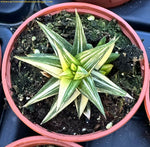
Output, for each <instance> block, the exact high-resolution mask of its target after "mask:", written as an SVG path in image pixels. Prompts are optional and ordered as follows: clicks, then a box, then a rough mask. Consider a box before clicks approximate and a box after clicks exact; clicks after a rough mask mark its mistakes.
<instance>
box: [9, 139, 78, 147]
mask: <svg viewBox="0 0 150 147" xmlns="http://www.w3.org/2000/svg"><path fill="white" fill-rule="evenodd" d="M39 145H56V146H60V147H81V146H80V145H78V144H76V143H73V142H65V141H60V140H57V139H52V138H49V137H45V136H32V137H26V138H23V139H19V140H17V141H14V142H13V143H11V144H9V145H7V146H6V147H33V146H39Z"/></svg>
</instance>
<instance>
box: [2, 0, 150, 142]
mask: <svg viewBox="0 0 150 147" xmlns="http://www.w3.org/2000/svg"><path fill="white" fill-rule="evenodd" d="M75 9H77V10H78V12H79V13H90V14H92V15H95V16H96V17H102V18H104V19H106V20H111V19H116V20H117V21H118V23H119V25H120V27H121V28H122V31H123V32H124V34H125V35H126V36H127V37H128V38H129V39H130V40H131V42H132V43H133V44H135V45H136V46H137V47H139V48H141V50H142V51H143V55H144V60H143V62H142V63H141V69H142V71H143V72H142V73H143V77H144V81H143V87H142V91H141V94H140V96H139V99H138V101H137V102H136V104H135V105H134V106H133V108H132V110H131V111H130V112H129V113H128V114H127V115H126V116H125V117H124V118H123V119H122V120H121V121H120V122H119V123H117V124H116V125H114V126H112V127H111V128H110V129H108V130H104V131H97V132H94V133H90V134H85V135H63V134H59V133H54V132H49V131H47V130H46V129H44V128H42V127H41V126H39V125H38V124H34V123H32V122H31V121H29V120H28V119H27V118H26V117H25V116H23V114H21V112H20V111H19V109H18V108H17V106H16V105H15V103H14V101H13V99H12V96H11V94H12V93H11V90H10V88H11V78H10V67H11V64H10V54H11V51H12V50H13V46H14V41H15V40H16V39H17V37H18V36H19V35H20V33H21V32H22V31H23V30H24V28H25V27H26V25H27V24H28V23H29V22H30V21H31V20H33V19H34V18H36V17H39V16H42V15H46V14H56V13H58V12H60V11H61V10H67V11H69V12H74V11H75ZM148 70H149V67H148V59H147V55H146V52H145V49H144V46H143V44H142V42H141V40H140V38H139V37H138V35H137V34H136V32H135V31H134V30H133V29H132V28H131V27H130V26H129V24H128V23H127V22H125V21H124V20H123V19H122V18H121V17H119V16H118V15H116V14H114V13H113V12H111V11H109V10H107V9H105V8H102V7H99V6H96V5H92V4H87V3H77V2H76V3H62V4H58V5H54V6H51V7H48V8H46V9H43V10H41V11H39V12H37V13H35V14H34V15H32V16H31V17H29V18H28V19H27V20H26V21H25V22H24V23H23V24H22V25H21V26H20V27H19V28H18V29H17V30H16V32H15V33H14V35H13V36H12V38H11V39H10V41H9V43H8V46H7V48H6V51H5V55H4V60H3V66H2V82H3V88H4V92H5V95H6V98H7V100H8V102H9V105H10V106H11V108H12V110H13V111H14V112H15V113H16V115H17V116H18V117H19V118H20V119H21V120H22V121H23V122H24V123H25V124H26V125H27V126H28V127H30V128H31V129H32V130H34V131H36V132H37V133H39V134H41V135H44V136H48V137H51V138H56V139H59V140H65V141H73V142H83V141H89V140H94V139H98V138H100V137H103V136H106V135H108V134H110V133H112V132H114V131H116V130H117V129H119V128H120V127H122V126H123V125H124V124H125V123H127V122H128V121H129V119H131V117H132V116H133V115H134V114H135V113H136V111H137V110H138V108H139V107H140V105H141V103H142V101H143V99H144V96H145V92H146V88H147V84H148V75H147V73H148Z"/></svg>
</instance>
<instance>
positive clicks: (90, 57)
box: [75, 39, 117, 72]
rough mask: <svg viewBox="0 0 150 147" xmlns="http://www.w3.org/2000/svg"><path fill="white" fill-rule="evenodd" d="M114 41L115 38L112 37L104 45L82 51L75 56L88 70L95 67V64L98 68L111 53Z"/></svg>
mask: <svg viewBox="0 0 150 147" xmlns="http://www.w3.org/2000/svg"><path fill="white" fill-rule="evenodd" d="M116 41H117V39H112V40H111V41H110V42H108V43H107V44H105V45H101V46H98V47H95V48H93V49H90V50H86V51H83V52H82V53H79V54H78V55H76V56H75V57H76V59H77V60H79V61H80V63H81V65H82V67H83V68H85V70H87V71H88V72H90V71H91V70H92V69H93V68H95V66H97V68H100V67H101V66H102V65H103V64H104V63H105V62H106V60H107V59H108V58H109V56H110V54H111V53H112V50H113V48H114V45H115V42H116ZM97 64H98V65H97Z"/></svg>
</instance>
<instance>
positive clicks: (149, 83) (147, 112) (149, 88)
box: [144, 69, 150, 121]
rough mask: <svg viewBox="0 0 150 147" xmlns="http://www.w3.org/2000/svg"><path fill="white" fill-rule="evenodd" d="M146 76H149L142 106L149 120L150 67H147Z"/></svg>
mask: <svg viewBox="0 0 150 147" xmlns="http://www.w3.org/2000/svg"><path fill="white" fill-rule="evenodd" d="M148 76H149V82H148V86H147V91H146V96H145V100H144V106H145V110H146V114H147V117H148V119H149V121H150V69H149V74H148Z"/></svg>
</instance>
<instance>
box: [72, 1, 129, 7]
mask: <svg viewBox="0 0 150 147" xmlns="http://www.w3.org/2000/svg"><path fill="white" fill-rule="evenodd" d="M74 1H75V2H85V3H91V4H95V5H99V6H102V7H105V8H112V7H116V6H119V5H122V4H124V3H126V2H128V1H130V0H74Z"/></svg>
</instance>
